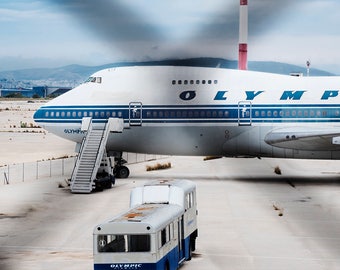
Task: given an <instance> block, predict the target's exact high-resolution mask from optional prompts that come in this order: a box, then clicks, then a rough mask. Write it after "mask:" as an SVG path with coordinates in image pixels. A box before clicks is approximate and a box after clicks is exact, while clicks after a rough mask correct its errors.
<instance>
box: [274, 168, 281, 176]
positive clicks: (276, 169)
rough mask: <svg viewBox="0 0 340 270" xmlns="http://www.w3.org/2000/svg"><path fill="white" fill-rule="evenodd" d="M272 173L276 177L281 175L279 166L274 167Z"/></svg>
mask: <svg viewBox="0 0 340 270" xmlns="http://www.w3.org/2000/svg"><path fill="white" fill-rule="evenodd" d="M274 172H275V173H276V174H278V175H281V174H282V172H281V169H280V167H279V166H276V167H275V169H274Z"/></svg>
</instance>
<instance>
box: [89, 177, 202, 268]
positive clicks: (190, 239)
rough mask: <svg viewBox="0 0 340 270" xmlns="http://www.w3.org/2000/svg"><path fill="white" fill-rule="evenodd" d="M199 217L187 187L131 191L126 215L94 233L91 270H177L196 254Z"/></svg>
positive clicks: (168, 184) (181, 183)
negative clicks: (92, 266)
mask: <svg viewBox="0 0 340 270" xmlns="http://www.w3.org/2000/svg"><path fill="white" fill-rule="evenodd" d="M197 214H198V213H197V208H196V186H195V184H194V183H193V182H191V181H188V180H161V181H153V182H150V183H147V184H145V185H144V186H141V187H137V188H134V189H133V190H132V192H131V195H130V209H129V210H128V211H126V212H124V213H122V214H120V215H118V216H116V217H114V218H112V219H110V220H108V221H106V222H104V223H102V224H99V225H97V226H96V227H95V228H94V233H93V253H94V256H93V257H94V269H95V270H102V269H110V270H111V269H124V270H126V269H141V270H144V269H147V270H153V269H155V270H156V269H157V270H163V269H164V270H174V269H178V267H179V266H180V265H181V264H182V263H183V262H184V261H187V260H190V259H191V257H192V251H194V250H195V248H196V238H197V236H198V229H197Z"/></svg>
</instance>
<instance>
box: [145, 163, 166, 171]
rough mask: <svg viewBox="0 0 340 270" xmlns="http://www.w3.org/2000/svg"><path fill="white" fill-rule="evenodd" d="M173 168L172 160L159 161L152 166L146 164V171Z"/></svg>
mask: <svg viewBox="0 0 340 270" xmlns="http://www.w3.org/2000/svg"><path fill="white" fill-rule="evenodd" d="M169 168H171V162H168V163H163V164H161V163H157V164H155V165H152V166H149V165H147V166H146V171H148V172H149V171H156V170H165V169H169Z"/></svg>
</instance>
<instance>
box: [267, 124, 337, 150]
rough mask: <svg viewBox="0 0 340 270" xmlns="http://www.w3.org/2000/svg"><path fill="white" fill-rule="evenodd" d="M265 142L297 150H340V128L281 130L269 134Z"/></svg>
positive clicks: (293, 128) (294, 128) (292, 128)
mask: <svg viewBox="0 0 340 270" xmlns="http://www.w3.org/2000/svg"><path fill="white" fill-rule="evenodd" d="M265 142H266V143H267V144H269V145H272V146H276V147H280V148H288V149H296V150H311V151H316V150H318V151H325V150H340V128H338V127H325V128H311V127H289V128H282V129H280V128H279V129H274V130H272V131H271V132H269V133H268V134H267V135H266V137H265Z"/></svg>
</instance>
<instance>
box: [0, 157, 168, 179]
mask: <svg viewBox="0 0 340 270" xmlns="http://www.w3.org/2000/svg"><path fill="white" fill-rule="evenodd" d="M162 157H165V156H159V155H147V154H136V153H124V154H123V158H124V159H125V160H126V161H127V162H128V164H133V163H138V162H144V161H148V160H153V159H159V158H162ZM75 161H76V157H71V158H63V159H54V160H46V161H36V162H27V163H19V164H13V165H6V166H3V167H0V179H1V177H2V178H3V184H5V185H8V184H11V183H18V182H25V181H32V180H36V179H40V178H47V177H54V176H58V177H60V176H65V178H66V177H70V176H71V174H72V170H73V167H74V163H75Z"/></svg>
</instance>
